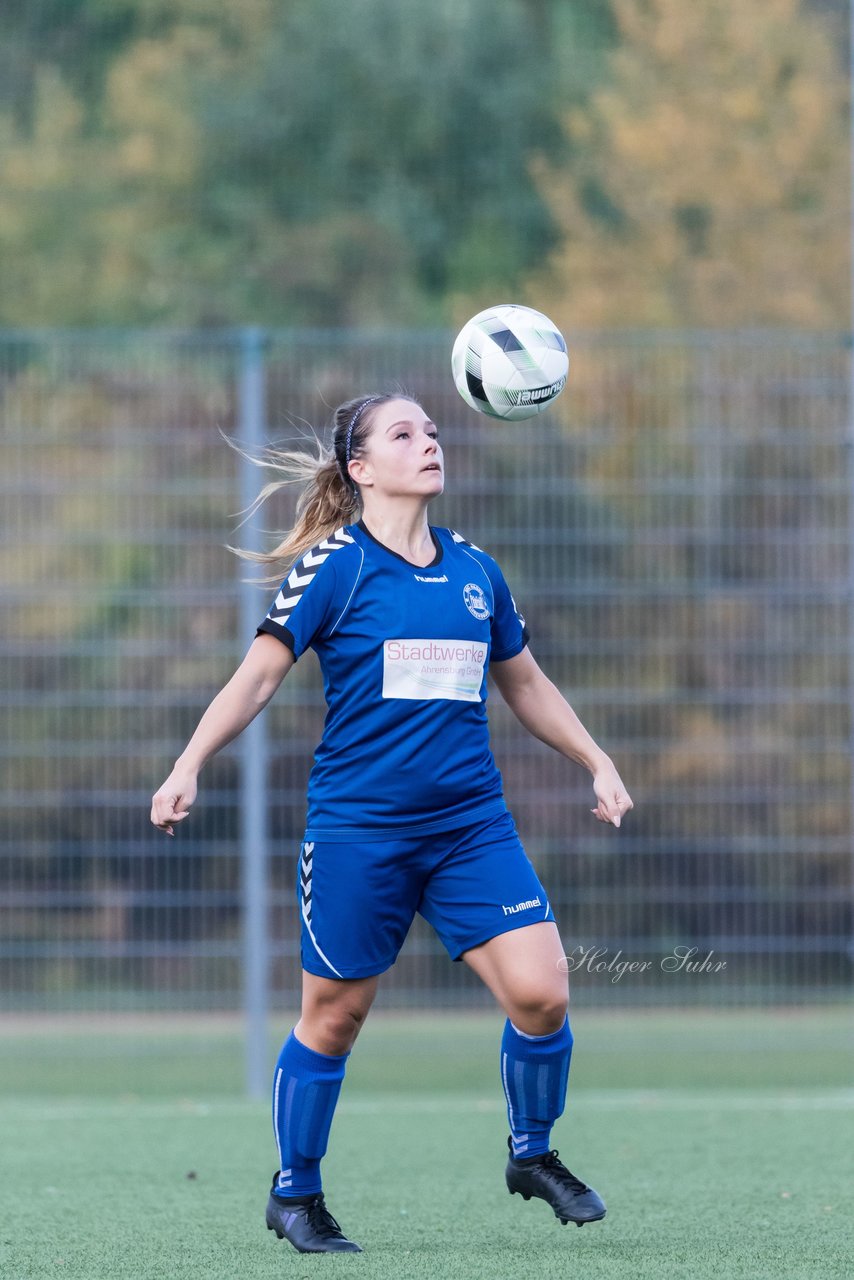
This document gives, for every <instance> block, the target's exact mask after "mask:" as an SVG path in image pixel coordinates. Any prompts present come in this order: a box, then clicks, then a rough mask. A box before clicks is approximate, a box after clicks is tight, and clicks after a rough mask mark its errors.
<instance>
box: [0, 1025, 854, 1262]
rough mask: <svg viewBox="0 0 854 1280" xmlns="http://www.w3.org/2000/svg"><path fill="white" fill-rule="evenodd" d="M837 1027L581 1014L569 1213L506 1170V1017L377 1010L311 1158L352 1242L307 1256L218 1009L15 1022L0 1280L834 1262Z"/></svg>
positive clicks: (838, 1188) (840, 1085)
mask: <svg viewBox="0 0 854 1280" xmlns="http://www.w3.org/2000/svg"><path fill="white" fill-rule="evenodd" d="M849 1024H850V1012H849V1010H847V1009H842V1008H835V1009H820V1010H816V1011H815V1012H808V1011H798V1012H793V1013H787V1012H784V1011H781V1012H767V1011H766V1012H763V1011H760V1010H752V1011H746V1010H744V1011H741V1010H740V1011H737V1012H731V1013H729V1012H723V1011H716V1012H714V1013H705V1012H703V1011H697V1010H692V1011H690V1012H682V1013H679V1012H678V1011H668V1012H667V1013H659V1012H656V1011H652V1010H650V1011H645V1012H644V1013H643V1014H642V1015H641V1014H637V1013H631V1014H626V1015H624V1016H620V1015H608V1016H607V1017H606V1016H599V1015H597V1014H595V1013H594V1012H592V1011H590V1012H588V1011H584V1012H580V1013H579V1014H578V1015H577V1016H576V1018H575V1022H574V1031H575V1036H576V1049H575V1054H574V1058H573V1066H572V1073H571V1077H570V1093H569V1098H568V1104H567V1110H566V1112H565V1114H564V1116H563V1118H562V1119H561V1120H560V1121H559V1122H558V1124H557V1126H556V1128H555V1131H554V1135H553V1141H554V1144H555V1145H556V1146H557V1147H558V1148H559V1149H560V1152H561V1156H562V1157H563V1158H564V1159H565V1160H566V1162H567V1163H568V1164H569V1166H570V1168H572V1169H573V1171H574V1172H576V1173H578V1174H580V1175H581V1176H582V1177H584V1178H585V1179H586V1180H587V1181H589V1182H590V1183H591V1184H592V1185H593V1186H595V1187H596V1188H597V1189H598V1190H599V1191H600V1193H601V1194H602V1195H603V1196H604V1198H605V1200H606V1202H607V1204H608V1215H607V1217H606V1218H605V1220H604V1221H603V1222H600V1223H592V1224H589V1225H587V1226H585V1227H584V1228H583V1230H581V1229H578V1228H576V1227H574V1226H572V1224H570V1225H569V1226H567V1227H563V1226H561V1225H559V1224H558V1222H557V1221H556V1219H555V1218H554V1216H553V1215H552V1213H551V1210H550V1209H549V1208H548V1207H547V1206H546V1205H545V1204H543V1203H542V1202H537V1201H531V1202H530V1203H524V1202H523V1201H522V1200H521V1199H520V1198H519V1197H518V1196H514V1197H510V1196H509V1195H508V1194H507V1191H506V1188H505V1187H504V1182H503V1166H504V1162H505V1158H506V1149H505V1139H506V1132H507V1130H506V1118H505V1115H504V1108H503V1100H502V1097H501V1093H500V1087H499V1085H498V1077H497V1044H498V1037H499V1036H500V1028H501V1019H499V1018H497V1017H495V1016H492V1017H490V1016H486V1017H484V1016H481V1015H475V1016H471V1017H460V1016H456V1017H450V1016H449V1017H443V1016H438V1015H434V1014H431V1015H427V1014H425V1015H412V1016H410V1017H394V1016H390V1015H384V1016H381V1017H377V1018H376V1019H375V1021H374V1022H373V1023H371V1021H370V1020H369V1023H368V1025H367V1026H366V1028H365V1030H364V1031H363V1033H362V1039H361V1040H360V1042H359V1044H358V1046H357V1048H356V1051H355V1052H354V1054H353V1056H352V1058H351V1060H350V1064H349V1067H348V1079H347V1082H346V1084H345V1089H344V1092H343V1094H342V1099H341V1103H340V1106H339V1110H338V1113H337V1115H336V1119H335V1125H334V1128H333V1134H332V1142H331V1145H330V1152H329V1155H328V1157H327V1159H326V1160H325V1162H324V1183H325V1187H326V1190H327V1195H328V1199H329V1203H330V1207H331V1208H332V1211H333V1213H334V1214H335V1215H336V1217H337V1218H338V1219H339V1221H340V1222H341V1224H342V1227H343V1228H344V1230H345V1231H346V1232H348V1233H349V1234H351V1235H352V1236H353V1237H354V1238H355V1239H357V1240H358V1241H359V1242H360V1243H361V1244H362V1245H363V1247H364V1249H365V1252H364V1254H362V1255H347V1256H339V1257H329V1256H327V1257H322V1258H319V1257H306V1256H303V1255H298V1254H296V1253H295V1252H293V1250H291V1249H290V1248H289V1247H288V1246H286V1245H284V1244H283V1243H281V1242H278V1241H276V1240H275V1239H274V1237H273V1235H272V1234H271V1233H270V1232H267V1231H266V1230H265V1228H264V1222H263V1209H264V1204H265V1202H266V1197H267V1190H268V1186H269V1177H270V1175H271V1174H272V1172H273V1169H274V1166H275V1163H276V1159H275V1147H274V1144H273V1141H272V1137H271V1132H270V1121H269V1107H268V1105H267V1103H266V1102H263V1103H261V1102H249V1101H246V1100H243V1099H241V1098H240V1097H239V1096H237V1094H236V1087H237V1084H238V1083H239V1078H240V1077H239V1068H240V1055H239V1043H238V1041H237V1039H236V1038H235V1028H234V1027H233V1026H231V1027H229V1026H228V1025H226V1024H216V1023H205V1022H203V1021H201V1022H199V1024H198V1026H197V1027H196V1028H195V1029H194V1027H193V1024H192V1023H190V1022H187V1021H184V1022H183V1024H177V1025H176V1024H162V1025H159V1024H157V1023H156V1022H151V1021H148V1022H144V1023H143V1024H142V1025H140V1026H139V1027H138V1028H137V1029H136V1030H134V1025H133V1023H129V1024H127V1025H126V1026H125V1027H124V1028H123V1029H122V1030H120V1031H119V1030H116V1029H112V1030H110V1031H109V1033H107V1032H105V1030H104V1028H103V1027H101V1030H100V1034H96V1033H95V1029H93V1027H90V1028H89V1030H88V1033H87V1034H86V1035H79V1034H78V1035H77V1036H75V1033H74V1030H73V1027H74V1024H73V1023H71V1024H67V1025H65V1026H64V1027H63V1030H62V1033H61V1034H59V1033H47V1032H46V1031H44V1030H42V1029H38V1030H36V1029H34V1028H33V1027H32V1026H30V1025H26V1024H25V1023H24V1024H22V1023H20V1022H19V1023H15V1024H14V1025H13V1026H12V1028H11V1030H9V1029H8V1028H0V1030H2V1031H3V1036H2V1044H1V1045H0V1134H1V1135H2V1138H0V1142H2V1146H0V1184H1V1185H2V1198H1V1199H0V1275H2V1276H3V1278H4V1280H43V1278H45V1277H54V1276H57V1277H58V1276H63V1277H74V1278H76V1280H83V1278H84V1277H85V1278H86V1280H108V1278H109V1277H128V1278H130V1277H133V1280H155V1277H156V1278H163V1280H171V1278H172V1277H188V1278H189V1277H193V1278H194V1280H195V1278H196V1277H198V1278H199V1280H202V1277H204V1280H220V1278H222V1280H226V1278H227V1280H232V1278H234V1280H238V1278H239V1280H244V1278H250V1277H259V1278H261V1277H281V1276H292V1277H302V1276H309V1275H310V1276H314V1275H316V1274H318V1273H319V1272H320V1271H323V1272H324V1274H329V1273H330V1272H331V1271H332V1270H334V1271H335V1273H336V1275H343V1274H344V1273H345V1272H346V1273H347V1274H348V1275H353V1276H358V1277H371V1278H374V1277H376V1278H378V1280H379V1278H383V1280H384V1278H385V1277H389V1278H391V1277H395V1280H398V1278H404V1280H405V1278H407V1277H412V1278H413V1280H420V1278H421V1277H424V1278H427V1277H449V1278H450V1277H454V1278H455V1277H459V1278H460V1280H480V1277H484V1278H486V1277H490V1280H494V1278H495V1277H505V1276H508V1277H509V1276H524V1277H529V1276H530V1277H534V1276H543V1277H552V1276H554V1277H558V1276H560V1277H562V1278H563V1277H579V1278H581V1277H583V1278H584V1280H599V1278H600V1277H601V1278H602V1280H611V1278H612V1277H621V1278H622V1277H626V1278H627V1280H629V1278H631V1280H646V1278H647V1277H649V1278H650V1280H651V1278H652V1277H656V1280H660V1278H661V1277H671V1276H672V1277H682V1276H684V1277H686V1278H688V1277H690V1280H706V1278H707V1277H708V1278H711V1277H715V1278H717V1277H721V1278H726V1280H741V1278H742V1277H744V1278H745V1280H748V1278H749V1280H762V1278H764V1277H769V1278H770V1277H774V1280H778V1278H779V1277H783V1276H785V1277H789V1276H791V1277H793V1278H796V1280H812V1278H815V1280H833V1278H834V1277H846V1280H847V1278H848V1277H850V1276H851V1275H852V1274H854V1203H852V1188H854V1155H852V1150H854V1145H853V1144H852V1142H851V1120H852V1112H854V1090H852V1088H851V1057H850V1048H848V1047H847V1046H846V1037H847V1035H848V1027H849ZM286 1029H287V1027H286V1025H285V1024H284V1023H283V1024H282V1027H281V1028H280V1030H281V1031H285V1030H286ZM63 1049H64V1050H65V1052H64V1054H63ZM272 1052H273V1051H272V1050H271V1053H272ZM27 1064H28V1065H29V1069H30V1070H29V1076H27V1072H26V1067H27ZM228 1064H230V1065H228ZM271 1065H272V1063H271ZM229 1082H231V1083H230V1084H229ZM27 1084H29V1087H26V1086H27ZM131 1084H132V1085H133V1087H129V1085H131ZM57 1086H59V1087H57ZM228 1088H232V1093H231V1096H229V1094H228V1092H227V1090H228Z"/></svg>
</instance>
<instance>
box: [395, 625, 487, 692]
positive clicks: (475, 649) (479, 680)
mask: <svg viewBox="0 0 854 1280" xmlns="http://www.w3.org/2000/svg"><path fill="white" fill-rule="evenodd" d="M486 651H487V646H486V645H485V644H481V643H479V641H477V640H386V641H385V642H384V643H383V697H384V698H410V699H417V700H418V701H425V700H427V699H433V698H449V699H451V700H452V701H455V702H480V701H481V697H480V687H481V685H482V684H483V666H484V663H485V662H486Z"/></svg>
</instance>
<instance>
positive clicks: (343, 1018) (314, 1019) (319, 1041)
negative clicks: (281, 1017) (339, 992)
mask: <svg viewBox="0 0 854 1280" xmlns="http://www.w3.org/2000/svg"><path fill="white" fill-rule="evenodd" d="M369 1007H370V1006H368V1007H365V1006H364V1005H362V1004H360V1003H358V1002H357V1001H353V1000H338V1001H323V1002H322V1003H317V1004H315V1005H314V1006H313V1007H309V1008H304V1009H303V1012H302V1017H301V1019H300V1024H301V1026H302V1028H303V1030H304V1031H306V1033H307V1035H308V1036H309V1037H310V1039H311V1041H312V1045H311V1047H312V1048H315V1049H316V1050H317V1051H318V1052H319V1053H330V1054H332V1053H349V1052H350V1050H351V1049H352V1047H353V1045H354V1044H355V1043H356V1037H357V1036H358V1034H359V1032H360V1031H361V1029H362V1025H363V1023H364V1021H365V1018H366V1017H367V1016H368V1008H369Z"/></svg>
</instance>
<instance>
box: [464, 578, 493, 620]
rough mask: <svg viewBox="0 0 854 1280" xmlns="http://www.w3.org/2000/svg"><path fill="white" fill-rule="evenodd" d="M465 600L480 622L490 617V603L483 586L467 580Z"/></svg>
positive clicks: (470, 611)
mask: <svg viewBox="0 0 854 1280" xmlns="http://www.w3.org/2000/svg"><path fill="white" fill-rule="evenodd" d="M463 600H465V602H466V608H467V609H468V611H469V613H471V614H474V616H475V617H476V618H477V619H478V621H479V622H483V621H484V619H486V618H488V617H489V605H488V604H487V603H486V596H485V595H484V594H483V587H479V586H478V585H477V583H476V582H467V583H466V585H465V586H464V587H463Z"/></svg>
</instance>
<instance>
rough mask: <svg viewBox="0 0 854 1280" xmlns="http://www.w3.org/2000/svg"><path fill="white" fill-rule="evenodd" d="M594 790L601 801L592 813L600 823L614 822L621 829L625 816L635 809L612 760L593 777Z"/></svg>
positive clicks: (606, 762) (602, 764) (607, 760)
mask: <svg viewBox="0 0 854 1280" xmlns="http://www.w3.org/2000/svg"><path fill="white" fill-rule="evenodd" d="M593 790H594V792H595V794H596V799H597V800H598V801H599V803H598V805H597V806H596V808H595V809H591V810H590V812H591V813H592V814H593V815H594V817H596V818H598V820H599V821H600V822H613V824H614V826H615V827H619V825H620V822H621V820H622V817H623V814H624V813H628V811H629V809H633V808H634V805H633V804H632V798H631V796H630V795H629V793H628V791H627V790H626V788H625V787H624V786H623V780H622V778H621V777H620V775H619V774H618V773H617V770H616V769H615V768H614V763H613V761H612V760H610V759H607V758H606V759H605V760H603V761H602V763H601V764H600V765H599V768H598V769H597V770H596V772H595V773H594V775H593Z"/></svg>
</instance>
